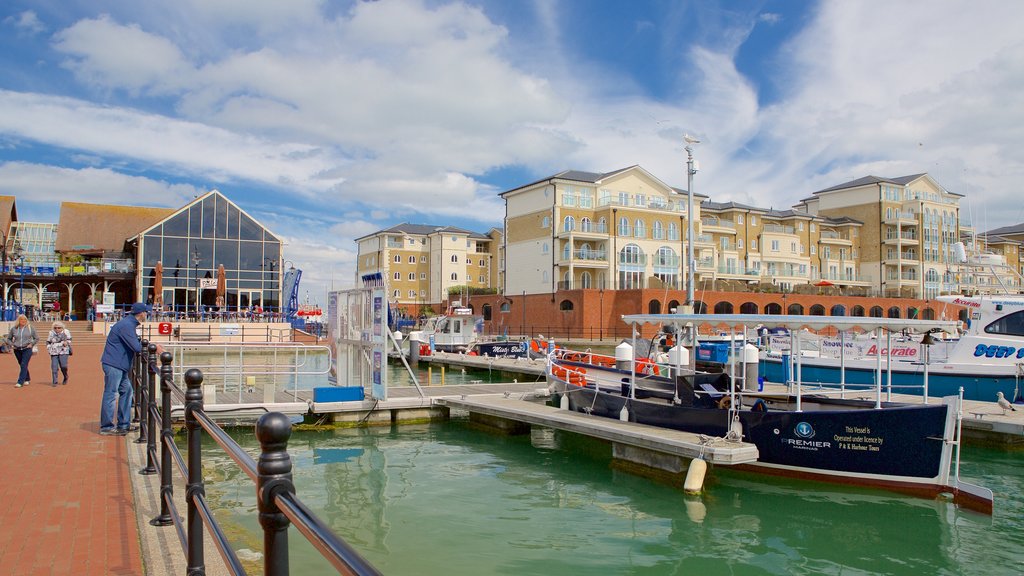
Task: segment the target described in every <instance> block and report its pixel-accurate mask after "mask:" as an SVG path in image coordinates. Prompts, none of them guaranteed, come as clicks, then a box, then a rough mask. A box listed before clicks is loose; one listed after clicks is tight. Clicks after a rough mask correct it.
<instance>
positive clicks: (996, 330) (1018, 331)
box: [985, 311, 1024, 336]
mask: <svg viewBox="0 0 1024 576" xmlns="http://www.w3.org/2000/svg"><path fill="white" fill-rule="evenodd" d="M985 332H986V333H987V334H1009V335H1011V336H1024V311H1021V312H1014V313H1013V314H1007V315H1006V316H1003V317H1002V318H999V319H998V320H996V321H995V322H993V323H991V324H989V325H988V326H985Z"/></svg>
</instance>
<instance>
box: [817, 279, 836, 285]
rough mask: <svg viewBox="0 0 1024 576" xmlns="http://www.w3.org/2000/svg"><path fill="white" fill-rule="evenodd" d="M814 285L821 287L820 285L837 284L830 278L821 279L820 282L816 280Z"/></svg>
mask: <svg viewBox="0 0 1024 576" xmlns="http://www.w3.org/2000/svg"><path fill="white" fill-rule="evenodd" d="M814 285H815V286H819V287H820V286H835V284H833V283H831V282H829V281H828V280H821V281H819V282H815V283H814Z"/></svg>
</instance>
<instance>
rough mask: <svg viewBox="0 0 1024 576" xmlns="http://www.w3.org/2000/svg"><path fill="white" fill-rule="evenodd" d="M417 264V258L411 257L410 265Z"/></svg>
mask: <svg viewBox="0 0 1024 576" xmlns="http://www.w3.org/2000/svg"><path fill="white" fill-rule="evenodd" d="M415 263H416V257H415V256H409V264H415Z"/></svg>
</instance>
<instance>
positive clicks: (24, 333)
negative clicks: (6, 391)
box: [7, 314, 39, 388]
mask: <svg viewBox="0 0 1024 576" xmlns="http://www.w3.org/2000/svg"><path fill="white" fill-rule="evenodd" d="M7 341H8V342H10V343H11V347H12V348H14V357H15V358H17V359H18V369H19V370H18V383H17V384H15V385H14V387H15V388H21V387H22V386H28V385H29V384H30V383H31V382H30V380H31V379H32V378H31V375H30V374H29V372H28V362H29V360H31V359H32V351H33V350H32V349H33V348H34V347H35V345H36V344H37V343H38V342H39V336H37V335H36V329H35V328H33V327H32V325H31V324H29V323H28V316H25V315H24V314H19V315H18V319H17V320H16V321H15V322H14V325H13V326H11V330H10V331H9V332H8V333H7Z"/></svg>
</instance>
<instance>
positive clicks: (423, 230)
mask: <svg viewBox="0 0 1024 576" xmlns="http://www.w3.org/2000/svg"><path fill="white" fill-rule="evenodd" d="M446 232H451V233H454V234H465V235H466V236H469V237H470V238H474V239H477V240H490V239H491V237H490V236H487V235H486V234H481V233H479V232H473V231H471V230H466V229H463V228H458V227H456V226H434V225H432V224H409V223H408V222H403V223H401V224H396V225H394V226H392V227H390V228H385V229H383V230H378V231H376V232H374V233H372V234H367V235H365V236H361V237H359V238H356V240H362V239H363V238H370V237H371V236H376V235H377V234H415V235H417V236H430V235H431V234H444V233H446Z"/></svg>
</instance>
